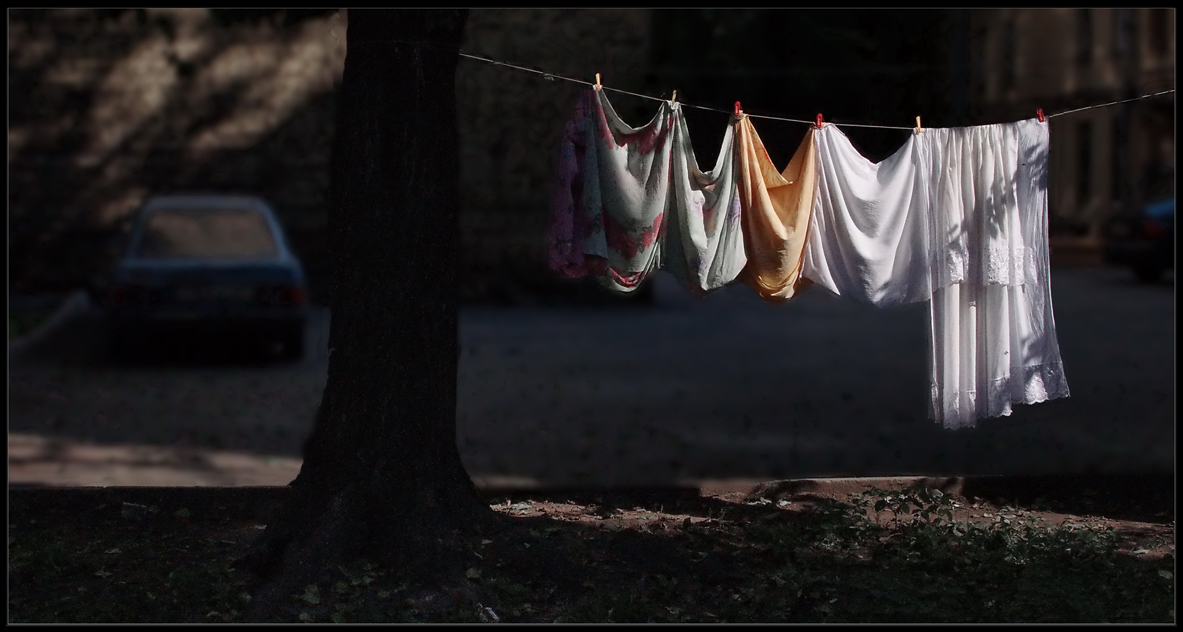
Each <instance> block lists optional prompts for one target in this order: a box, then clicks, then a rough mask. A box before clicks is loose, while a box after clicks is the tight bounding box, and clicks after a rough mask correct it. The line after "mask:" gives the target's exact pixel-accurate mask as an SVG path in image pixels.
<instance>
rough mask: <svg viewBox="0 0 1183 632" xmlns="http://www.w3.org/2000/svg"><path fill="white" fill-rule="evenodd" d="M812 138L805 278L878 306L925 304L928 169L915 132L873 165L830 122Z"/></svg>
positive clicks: (927, 292)
mask: <svg viewBox="0 0 1183 632" xmlns="http://www.w3.org/2000/svg"><path fill="white" fill-rule="evenodd" d="M815 136H816V137H817V139H816V141H815V142H816V144H817V161H818V176H817V177H818V181H817V193H816V198H815V202H814V208H813V213H812V218H811V220H810V227H809V237H808V246H807V247H806V249H805V260H804V264H803V268H804V270H803V274H804V276H805V277H806V278H808V279H810V280H812V281H813V282H815V283H817V284H818V285H820V286H822V287H824V288H826V289H828V290H830V291H831V292H833V293H835V294H837V295H839V296H844V297H846V298H850V299H853V300H856V301H860V302H863V303H871V304H873V305H877V306H880V307H886V306H890V305H900V304H907V303H919V302H923V301H927V300H928V299H929V297H930V296H931V295H932V287H931V285H930V283H929V267H930V263H929V253H928V215H929V209H928V202H929V197H930V195H931V186H930V184H929V181H930V174H929V173H928V172H927V169H929V167H930V165H929V164H928V163H927V162H926V161H924V160H923V159H922V157H921V155H920V148H919V146H918V141H917V139H916V137H915V135H914V136H913V137H912V138H909V139H908V142H906V143H905V144H904V146H903V147H901V148H900V149H899V150H897V151H896V152H895V153H894V154H892V155H891V156H889V157H887V158H886V159H884V160H883V161H882V162H878V163H873V162H871V161H869V160H867V159H866V158H864V157H863V155H862V154H860V153H859V152H858V150H857V149H855V148H854V145H852V144H851V143H850V140H849V139H848V138H847V137H846V135H845V134H843V133H842V131H841V130H839V129H838V128H837V127H835V126H834V125H833V124H827V125H826V126H825V127H823V128H822V129H820V130H818V131H816V132H815Z"/></svg>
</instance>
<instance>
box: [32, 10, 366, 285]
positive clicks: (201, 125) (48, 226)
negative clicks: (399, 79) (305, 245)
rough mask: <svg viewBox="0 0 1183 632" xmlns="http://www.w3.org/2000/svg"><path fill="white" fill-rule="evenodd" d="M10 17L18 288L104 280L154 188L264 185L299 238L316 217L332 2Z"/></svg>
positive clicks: (338, 31) (338, 50) (326, 136)
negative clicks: (321, 6) (318, 6)
mask: <svg viewBox="0 0 1183 632" xmlns="http://www.w3.org/2000/svg"><path fill="white" fill-rule="evenodd" d="M9 15H10V22H9V41H10V51H12V52H11V54H10V58H9V72H10V75H9V88H10V92H9V94H10V96H9V116H10V119H9V164H10V172H9V177H10V191H9V196H10V197H9V205H10V234H9V248H10V265H11V268H10V278H11V279H12V281H13V286H14V289H17V290H18V291H19V290H22V289H23V290H25V291H44V290H49V289H66V288H73V287H78V286H79V285H89V284H94V283H96V282H97V281H99V279H97V278H96V276H98V275H99V273H98V272H96V271H102V270H106V269H108V268H109V266H110V263H111V262H112V260H113V257H114V255H115V252H114V250H115V246H116V243H115V242H116V240H114V238H115V237H116V236H118V235H119V234H120V233H121V231H123V230H125V229H126V224H127V222H126V220H127V218H128V213H129V212H130V211H131V210H133V209H134V208H135V207H136V206H137V205H138V204H139V203H140V202H141V201H142V200H143V199H144V198H145V197H146V196H148V195H151V194H155V193H163V192H169V191H181V190H214V191H219V192H223V191H225V192H249V193H255V194H260V195H263V196H265V197H267V198H268V199H270V200H271V201H272V202H273V203H274V204H275V205H276V206H277V208H278V209H279V211H280V213H281V215H282V216H283V220H284V223H285V224H286V226H287V228H288V230H289V232H291V233H293V241H294V242H296V243H297V244H298V245H300V244H301V242H302V240H301V238H300V233H301V231H306V230H309V229H316V228H318V227H319V224H318V222H319V223H323V215H324V208H325V204H326V202H327V196H326V193H327V184H328V160H329V148H330V142H331V136H332V107H333V99H332V95H333V88H334V81H335V80H336V79H337V78H338V77H339V76H340V69H341V65H342V63H343V59H344V25H343V21H342V20H341V19H340V18H337V17H336V12H335V11H328V10H298V11H285V10H270V9H268V10H249V11H224V10H212V11H211V10H153V9H148V10H145V9H135V10H130V9H129V10H33V9H24V10H14V11H12V12H10V14H9ZM301 254H304V253H301ZM314 260H315V259H314Z"/></svg>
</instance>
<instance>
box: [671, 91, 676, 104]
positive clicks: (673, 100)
mask: <svg viewBox="0 0 1183 632" xmlns="http://www.w3.org/2000/svg"><path fill="white" fill-rule="evenodd" d="M677 102H678V91H677V90H674V95H673V96H671V97H670V103H677Z"/></svg>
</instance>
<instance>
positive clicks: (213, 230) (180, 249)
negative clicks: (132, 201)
mask: <svg viewBox="0 0 1183 632" xmlns="http://www.w3.org/2000/svg"><path fill="white" fill-rule="evenodd" d="M135 254H136V255H138V256H140V257H144V258H149V259H169V258H182V257H214V258H219V257H274V256H276V255H278V254H279V247H278V245H276V243H275V237H274V235H272V234H271V227H270V225H269V224H268V223H267V219H266V218H265V217H264V216H263V214H262V213H260V212H259V211H256V210H254V209H226V208H218V209H205V208H193V209H170V210H167V211H154V212H152V214H151V215H149V216H148V219H147V222H146V223H145V224H144V235H143V238H142V239H141V240H140V244H139V249H138V251H137V252H136V253H135Z"/></svg>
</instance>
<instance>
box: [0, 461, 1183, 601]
mask: <svg viewBox="0 0 1183 632" xmlns="http://www.w3.org/2000/svg"><path fill="white" fill-rule="evenodd" d="M918 483H919V485H920V486H921V487H926V488H930V489H941V488H944V489H946V490H947V493H946V494H944V498H945V499H946V500H948V501H950V502H949V505H948V506H950V507H951V509H952V516H951V517H952V518H953V521H954V523H961V524H962V527H959V529H961V531H962V532H963V533H970V532H972V529H969V530H967V527H965V526H964V525H966V524H973V525H978V526H981V527H983V529H982V530H980V531H979V532H978V533H980V534H987V535H988V534H999V537H1001V534H1006V533H1010V534H1017V537H1013V538H1009V539H1007V542H1009V544H1007V545H1006V546H1007V547H1011V548H1013V551H1012V552H1011V553H1007V552H1006V551H1007V550H1009V549H1005V550H999V551H994V548H995V547H994V546H993V545H990V544H988V542H987V543H986V544H984V545H983V546H982V547H980V548H974V547H973V546H969V545H968V544H966V545H965V546H963V547H962V548H963V550H961V551H960V552H957V551H951V552H950V551H946V552H942V551H940V550H935V549H933V550H927V552H925V551H926V549H923V547H921V548H919V549H918V548H917V547H918V546H920V545H918V544H917V543H916V541H915V540H916V536H917V534H921V533H922V532H923V530H916V529H909V528H906V527H902V526H900V525H899V524H895V520H894V518H896V516H893V515H892V514H891V512H890V511H881V512H878V513H876V512H874V511H873V510H871V511H868V513H867V517H868V518H870V519H871V522H869V523H862V522H860V521H858V520H852V519H851V518H850V514H849V513H846V512H847V509H844V508H849V507H850V506H852V505H854V504H857V503H858V502H859V500H860V498H865V496H864V495H866V494H869V493H870V494H872V495H874V494H877V496H874V497H877V498H884V497H890V495H891V494H892V493H894V492H897V491H899V492H907V489H906V488H907V487H908V485H917V484H918ZM876 488H878V489H882V490H884V491H882V492H875V489H876ZM1069 492H1071V493H1069ZM286 493H287V491H286V489H285V488H276V487H237V488H219V487H74V488H54V487H40V486H19V485H18V486H15V487H14V486H11V485H10V488H9V502H10V517H9V545H10V570H9V580H10V587H11V589H10V599H9V610H10V621H13V622H17V621H25V622H35V621H36V622H47V621H59V622H70V621H73V622H98V621H106V622H149V621H158V622H221V621H227V622H229V621H234V620H235V617H236V616H237V611H238V609H241V608H242V607H243V606H244V603H245V602H244V601H243V600H244V599H247V598H248V592H249V586H250V584H249V582H248V581H246V579H245V578H243V577H241V576H238V575H236V574H235V573H233V561H234V560H235V559H237V558H238V557H240V556H241V555H242V554H243V553H244V552H245V551H246V548H247V547H248V546H249V544H250V543H251V542H252V541H253V540H254V538H255V537H256V536H257V535H258V534H259V533H260V531H259V530H260V529H262V528H264V525H265V524H266V521H267V520H268V517H269V516H270V514H271V511H272V510H273V509H274V508H275V507H276V506H277V505H278V503H280V502H281V501H282V499H283V497H284V495H285V494H286ZM484 493H485V494H486V495H487V496H488V499H489V502H490V506H491V507H492V508H493V509H494V510H495V511H496V512H497V513H498V514H500V515H501V516H502V517H503V518H504V522H505V524H506V525H507V529H506V530H505V531H503V532H501V533H499V534H497V535H489V536H487V539H482V540H480V541H479V542H474V543H473V546H472V547H471V551H469V552H468V553H469V556H470V558H471V562H469V563H470V564H471V567H470V568H469V569H468V571H467V572H466V577H467V578H468V579H467V581H468V582H470V583H471V584H472V585H473V586H475V590H476V591H477V594H479V595H482V597H481V598H480V600H481V604H483V605H482V606H481V608H482V609H483V608H486V607H487V608H489V612H490V614H486V613H483V611H482V612H477V611H475V610H473V609H472V607H471V606H472V604H467V605H466V604H465V603H464V602H457V601H450V600H449V599H448V598H447V597H446V595H444V596H443V597H441V596H440V594H439V593H436V592H432V591H431V590H426V591H424V590H423V589H422V588H416V587H414V586H413V585H411V584H408V582H407V580H406V578H402V577H398V576H397V573H394V572H392V573H391V574H389V575H388V574H387V571H385V570H379V569H375V567H373V566H372V565H366V566H364V567H362V568H361V569H360V570H359V569H352V570H350V569H345V568H342V569H341V572H342V573H343V575H342V577H341V578H340V580H339V581H337V582H336V583H335V584H332V583H330V584H328V585H326V586H324V587H320V588H318V587H317V586H314V585H310V586H309V587H307V589H306V591H305V593H304V594H303V595H293V602H292V610H291V612H290V613H289V614H290V618H291V620H293V621H297V620H299V621H324V622H330V621H332V622H350V621H355V622H365V621H372V622H377V621H461V622H463V621H472V622H476V621H479V620H482V619H481V618H482V617H483V618H484V620H488V619H489V617H497V618H498V619H499V620H502V621H507V622H509V621H519V622H555V621H571V622H596V621H599V622H646V621H649V622H712V621H736V622H776V621H783V622H793V621H798V622H809V621H816V622H840V621H853V622H868V621H881V622H888V621H895V622H921V621H960V622H967V621H994V622H1007V621H1010V622H1018V621H1043V622H1066V621H1078V622H1101V621H1128V622H1169V621H1173V617H1174V611H1173V609H1172V610H1170V612H1167V610H1168V609H1169V608H1171V607H1172V606H1171V605H1170V604H1171V603H1173V601H1172V598H1171V595H1173V574H1172V573H1173V569H1174V547H1175V536H1174V531H1175V528H1174V500H1173V480H1170V479H1168V478H1165V477H1125V478H1120V477H1118V478H1114V477H1095V478H1092V479H1089V478H1087V477H1075V478H1073V479H1071V480H1069V479H1060V480H1051V479H1046V478H1044V479H1028V480H1015V479H1008V480H977V479H970V480H959V479H942V480H937V479H931V480H922V481H910V482H905V481H903V480H902V479H897V480H884V479H878V480H876V479H847V480H831V481H808V480H803V481H778V482H769V483H761V484H734V483H731V484H722V483H721V484H719V485H717V486H714V487H709V488H700V489H690V488H682V489H678V488H665V489H653V488H650V489H642V488H637V489H615V490H607V489H599V490H597V489H582V490H580V489H569V490H517V491H513V490H496V489H485V490H484ZM885 495H886V496H885ZM900 518H901V519H902V520H904V521H907V520H908V519H909V517H908V516H900ZM867 524H878V525H879V526H880V527H883V529H882V530H881V531H876V530H874V527H868V526H866V525H867ZM1024 533H1025V534H1026V535H1023V534H1024ZM1041 534H1043V535H1041ZM1049 534H1050V535H1049ZM1098 534H1100V535H1098ZM1106 534H1116V537H1117V539H1118V543H1117V544H1116V548H1115V549H1113V550H1106V551H1105V552H1099V551H1101V549H1099V548H1097V546H1099V545H1097V544H1096V542H1098V541H1099V539H1100V538H1102V537H1103V536H1105V535H1106ZM961 537H962V541H963V542H969V540H968V538H969V537H970V536H969V535H964V536H961ZM1049 538H1050V539H1049ZM1027 539H1030V540H1031V541H1032V542H1034V541H1035V540H1037V539H1038V540H1040V541H1041V542H1045V543H1047V542H1052V543H1053V546H1052V548H1059V547H1064V546H1067V549H1060V550H1059V551H1058V552H1056V551H1050V550H1047V551H1045V552H1044V553H1039V554H1036V553H1031V551H1034V550H1035V549H1030V551H1028V553H1023V551H1024V550H1027V549H1024V548H1023V547H1024V546H1025V545H1024V544H1023V541H1024V540H1027ZM907 540H911V543H909V542H906V541H907ZM941 541H942V542H945V541H946V540H941ZM950 541H953V540H950ZM844 542H846V544H844ZM981 542H986V540H981ZM1056 543H1058V544H1056ZM847 544H849V546H848V545H847ZM957 545H958V544H954V546H957ZM1073 550H1077V551H1078V553H1072V551H1073ZM1088 551H1092V552H1088ZM1004 554H1005V555H1007V556H1008V557H1006V558H1005V560H1004V558H1003V555H1004ZM1012 554H1013V555H1014V556H1018V557H1020V558H1021V557H1023V556H1024V555H1027V554H1030V555H1031V557H1030V558H1029V559H1026V560H1023V559H1013V558H1012V557H1009V556H1011V555H1012ZM1078 555H1080V556H1082V557H1076V556H1078ZM1041 556H1042V557H1041ZM1047 556H1051V557H1047ZM371 582H372V583H373V585H372V586H371ZM329 586H331V588H330V587H329ZM367 589H369V591H368V592H367ZM1090 591H1091V592H1090ZM1094 592H1095V593H1096V594H1093V593H1094ZM125 597H131V598H125ZM1003 604H1005V605H1003ZM469 610H473V611H472V612H469ZM1160 611H1161V612H1160Z"/></svg>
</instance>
